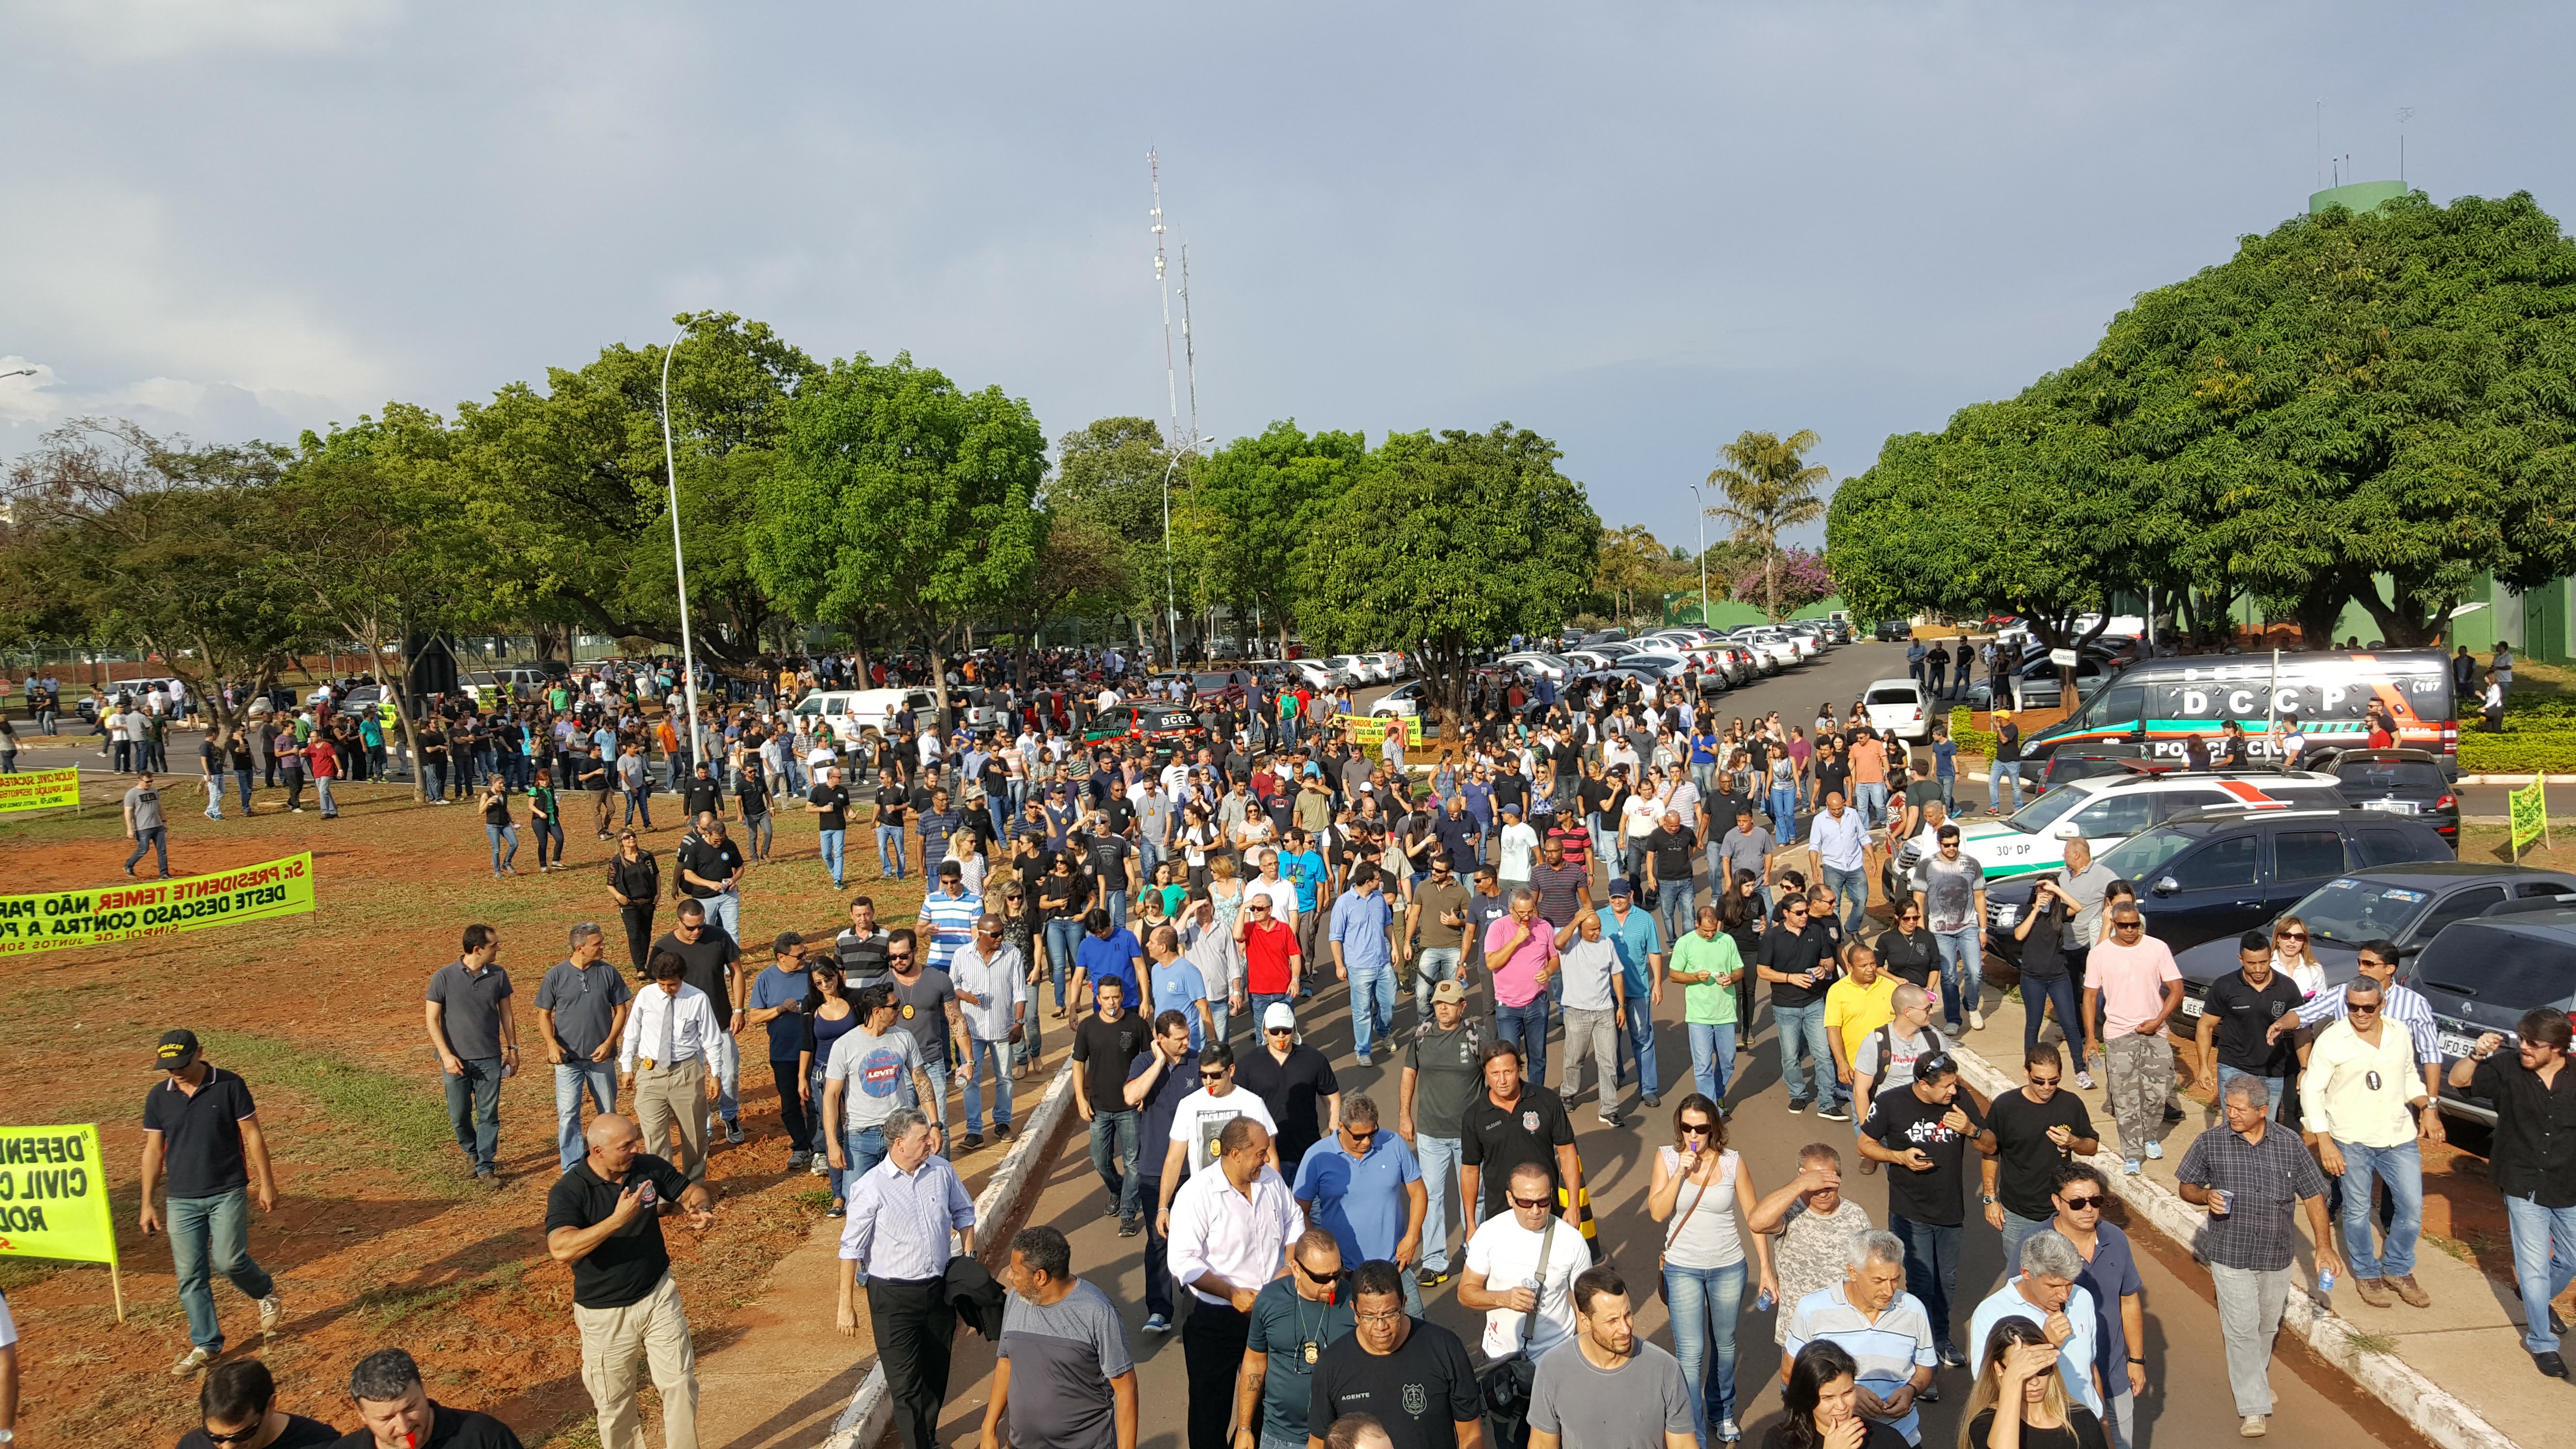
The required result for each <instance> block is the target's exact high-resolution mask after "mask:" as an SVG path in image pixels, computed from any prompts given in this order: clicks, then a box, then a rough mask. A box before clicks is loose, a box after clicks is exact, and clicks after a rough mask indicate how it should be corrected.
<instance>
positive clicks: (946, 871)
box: [921, 860, 984, 971]
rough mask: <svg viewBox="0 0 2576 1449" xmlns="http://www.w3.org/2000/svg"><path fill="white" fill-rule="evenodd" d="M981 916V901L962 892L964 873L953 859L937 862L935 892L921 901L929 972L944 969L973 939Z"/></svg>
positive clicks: (981, 898)
mask: <svg viewBox="0 0 2576 1449" xmlns="http://www.w3.org/2000/svg"><path fill="white" fill-rule="evenodd" d="M983 914H984V898H983V897H982V896H979V895H975V894H973V893H972V892H970V891H968V890H967V889H966V876H965V872H964V871H963V870H962V869H961V868H960V867H959V866H958V864H957V862H955V861H953V860H943V861H941V862H940V863H939V889H937V890H935V891H932V892H931V893H930V894H929V895H927V896H924V897H922V901H921V925H922V932H921V934H922V936H923V938H924V939H925V940H926V941H927V942H928V943H929V946H930V969H932V970H933V971H945V970H947V969H948V963H949V962H950V961H951V960H953V959H955V957H956V955H957V953H958V952H960V951H963V950H965V949H966V943H967V942H969V941H972V940H974V939H975V922H976V920H977V919H978V918H979V917H981V916H982V915H983Z"/></svg>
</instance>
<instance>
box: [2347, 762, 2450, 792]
mask: <svg viewBox="0 0 2576 1449" xmlns="http://www.w3.org/2000/svg"><path fill="white" fill-rule="evenodd" d="M2335 777H2336V778H2337V779H2340V780H2341V781H2343V782H2344V783H2345V784H2347V785H2351V786H2353V787H2355V788H2357V789H2361V790H2439V789H2441V788H2442V767H2441V766H2439V765H2436V764H2434V763H2432V762H2431V761H2429V760H2346V761H2344V762H2343V763H2341V764H2339V765H2337V766H2335Z"/></svg>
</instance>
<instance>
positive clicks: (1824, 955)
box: [1753, 899, 1851, 1122]
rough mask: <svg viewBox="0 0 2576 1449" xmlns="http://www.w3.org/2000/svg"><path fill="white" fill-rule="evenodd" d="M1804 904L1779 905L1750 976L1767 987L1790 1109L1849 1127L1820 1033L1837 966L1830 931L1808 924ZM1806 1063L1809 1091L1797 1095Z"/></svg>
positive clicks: (1825, 1036)
mask: <svg viewBox="0 0 2576 1449" xmlns="http://www.w3.org/2000/svg"><path fill="white" fill-rule="evenodd" d="M1809 909H1810V908H1809V906H1808V904H1807V902H1805V901H1803V900H1796V899H1792V900H1786V901H1782V902H1781V903H1780V919H1779V921H1778V922H1777V923H1776V924H1774V925H1773V926H1772V927H1771V928H1770V929H1769V930H1767V931H1765V932H1763V933H1762V945H1761V947H1760V948H1759V949H1758V950H1757V951H1756V953H1755V956H1754V962H1753V969H1754V973H1755V974H1756V975H1758V976H1760V977H1761V978H1762V979H1763V980H1765V981H1768V982H1770V983H1771V1025H1772V1029H1773V1031H1774V1032H1775V1033H1776V1034H1777V1037H1778V1041H1779V1047H1780V1078H1781V1080H1782V1081H1785V1082H1787V1083H1788V1084H1789V1110H1790V1111H1792V1112H1803V1111H1805V1110H1806V1109H1807V1104H1808V1103H1809V1102H1814V1103H1815V1104H1816V1115H1817V1116H1819V1117H1821V1118H1823V1119H1824V1120H1826V1121H1828V1122H1848V1121H1850V1120H1851V1110H1850V1108H1848V1107H1847V1106H1845V1105H1844V1103H1843V1100H1842V1095H1841V1090H1840V1088H1841V1084H1840V1082H1839V1081H1837V1080H1836V1077H1835V1073H1834V1049H1833V1044H1832V1041H1831V1039H1830V1033H1829V1032H1828V1031H1827V1030H1826V1028H1825V994H1826V993H1827V992H1828V991H1830V990H1832V989H1833V981H1834V975H1835V972H1836V969H1837V968H1836V967H1835V964H1834V955H1833V935H1832V932H1833V927H1831V926H1830V925H1827V924H1825V923H1824V922H1821V921H1816V920H1811V919H1809ZM1801 1058H1804V1059H1805V1060H1806V1061H1807V1063H1808V1071H1807V1075H1808V1076H1809V1077H1810V1079H1811V1080H1812V1081H1813V1082H1814V1083H1815V1085H1814V1087H1813V1089H1812V1091H1810V1092H1801V1091H1799V1090H1798V1085H1799V1083H1798V1078H1799V1075H1800V1073H1799V1070H1798V1063H1799V1061H1800V1059H1801Z"/></svg>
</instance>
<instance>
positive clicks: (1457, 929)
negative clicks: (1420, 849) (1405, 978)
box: [1274, 795, 1468, 1035]
mask: <svg viewBox="0 0 2576 1449" xmlns="http://www.w3.org/2000/svg"><path fill="white" fill-rule="evenodd" d="M1449 803H1450V805H1451V806H1452V807H1455V806H1456V805H1457V803H1458V797H1457V796H1455V795H1452V796H1450V797H1449ZM1453 814H1454V809H1453ZM1274 858H1275V857H1274ZM1467 904H1468V894H1467V886H1466V883H1465V882H1463V881H1461V880H1459V879H1458V856H1457V855H1456V854H1455V853H1453V852H1450V851H1447V850H1445V849H1444V850H1443V851H1442V852H1441V853H1440V854H1438V855H1436V856H1434V857H1433V858H1432V861H1431V878H1430V879H1429V880H1427V881H1424V882H1423V883H1422V884H1421V885H1419V886H1416V887H1414V890H1413V899H1412V900H1411V901H1410V902H1409V903H1407V904H1406V906H1405V908H1404V940H1403V944H1402V947H1401V949H1400V950H1399V951H1398V952H1397V953H1396V954H1397V958H1398V959H1399V960H1407V961H1411V962H1412V963H1413V1018H1414V1020H1415V1021H1417V1022H1422V1021H1429V1020H1430V1019H1431V990H1432V988H1433V987H1435V986H1438V985H1439V984H1440V983H1441V982H1443V981H1460V980H1462V974H1461V972H1460V970H1459V962H1458V957H1459V952H1460V950H1461V949H1462V947H1463V945H1464V943H1465V939H1466V925H1467ZM1389 1035H1393V1033H1392V1032H1390V1033H1389Z"/></svg>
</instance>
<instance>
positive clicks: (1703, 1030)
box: [1690, 1011, 1778, 1105]
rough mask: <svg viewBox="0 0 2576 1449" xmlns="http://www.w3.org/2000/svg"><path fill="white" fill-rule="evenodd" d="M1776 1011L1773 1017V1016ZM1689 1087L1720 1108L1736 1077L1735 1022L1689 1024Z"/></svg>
mask: <svg viewBox="0 0 2576 1449" xmlns="http://www.w3.org/2000/svg"><path fill="white" fill-rule="evenodd" d="M1777 1014H1778V1013H1777V1012H1776V1011H1775V1012H1774V1013H1773V1015H1774V1016H1775V1017H1776V1016H1777ZM1690 1049H1691V1085H1693V1086H1695V1087H1697V1088H1698V1089H1699V1091H1700V1095H1702V1096H1704V1097H1706V1098H1708V1099H1709V1100H1710V1101H1712V1102H1716V1103H1719V1104H1721V1105H1723V1104H1724V1103H1725V1101H1726V1088H1727V1084H1728V1082H1729V1081H1730V1080H1731V1079H1732V1078H1733V1077H1734V1075H1735V1023H1734V1022H1731V1021H1728V1022H1718V1023H1715V1024H1712V1023H1709V1022H1705V1021H1694V1022H1692V1023H1691V1024H1690Z"/></svg>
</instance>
